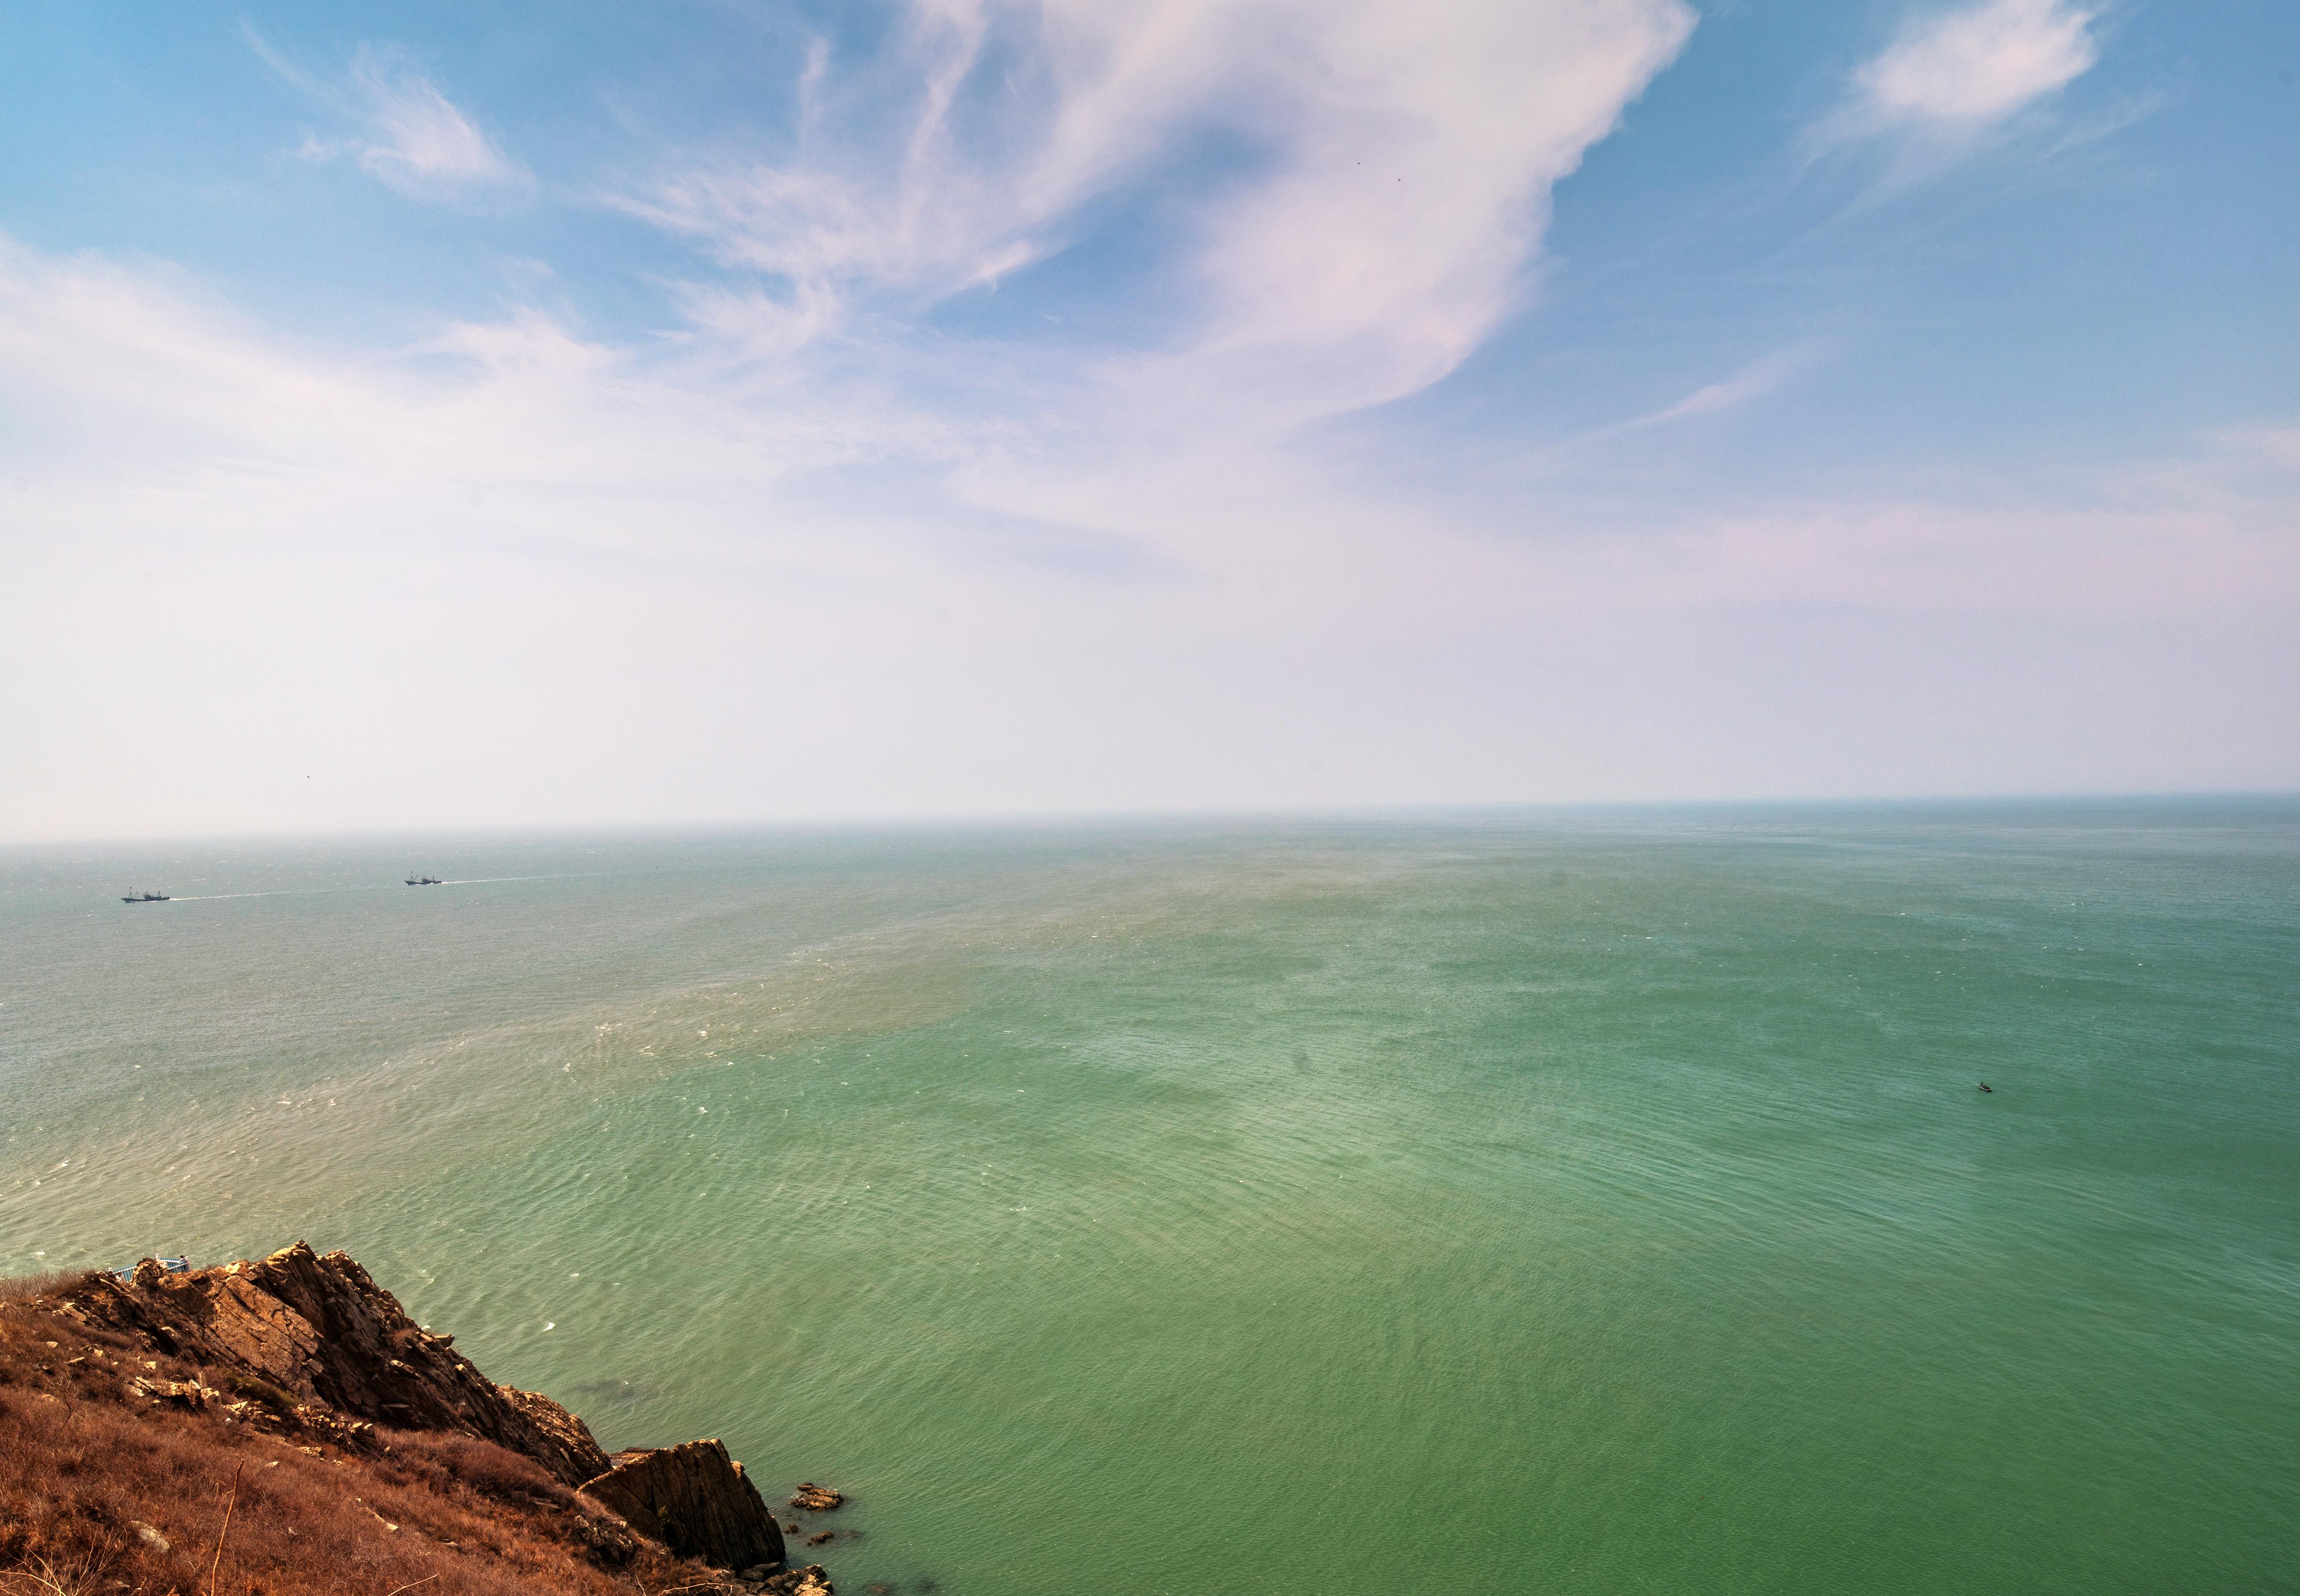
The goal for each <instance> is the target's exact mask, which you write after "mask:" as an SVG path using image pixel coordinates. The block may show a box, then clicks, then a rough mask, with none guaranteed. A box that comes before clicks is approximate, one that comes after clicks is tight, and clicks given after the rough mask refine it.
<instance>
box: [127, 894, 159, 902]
mask: <svg viewBox="0 0 2300 1596" xmlns="http://www.w3.org/2000/svg"><path fill="white" fill-rule="evenodd" d="M120 901H121V902H122V903H165V902H167V901H168V894H165V893H130V894H129V895H128V896H126V897H124V898H122V899H121V900H120Z"/></svg>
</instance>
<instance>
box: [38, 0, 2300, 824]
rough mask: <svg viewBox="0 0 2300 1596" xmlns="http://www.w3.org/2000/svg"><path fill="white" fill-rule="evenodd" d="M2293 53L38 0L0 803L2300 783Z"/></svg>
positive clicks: (1861, 29)
mask: <svg viewBox="0 0 2300 1596" xmlns="http://www.w3.org/2000/svg"><path fill="white" fill-rule="evenodd" d="M2296 61H2300V12H2296V11H2295V10H2294V9H2293V8H2291V7H2289V6H2279V5H2276V4H2270V3H2269V0H2236V3H2232V4H2227V5H2222V6H2215V7H2211V8H2198V7H2178V6H2171V5H2168V4H2149V3H2142V0H2121V3H2117V4H2106V3H2102V4H2094V3H2090V0H1854V3H1853V4H1821V0H1782V3H1781V4H1773V5H1770V6H1765V7H1748V6H1741V5H1737V4H1723V3H1721V0H1718V3H1712V0H1510V3H1508V4H1501V3H1497V0H1450V3H1448V4H1440V5H1435V6H1431V7H1425V8H1421V9H1419V10H1414V11H1411V12H1408V11H1403V10H1400V9H1399V8H1396V7H1395V6H1391V5H1388V4H1381V3H1380V0H1338V3H1329V4H1321V5H1310V4H1304V3H1302V0H1204V3H1201V0H1153V3H1152V4H1146V5H1145V6H1141V7H1135V8H1113V7H1107V6H1098V5H1093V4H1084V3H1082V0H1048V3H1047V4H1009V3H1007V0H879V3H873V4H861V5H853V6H838V7H831V6H825V5H821V4H816V3H814V0H788V3H781V0H778V3H773V4H762V5H759V6H756V7H739V6H714V5H674V6H670V7H662V8H654V9H652V10H650V11H648V12H644V13H633V12H627V11H624V10H621V9H619V8H615V7H612V6H604V5H593V4H572V5H569V6H564V7H558V8H554V10H553V12H551V13H549V21H548V23H547V25H546V23H544V22H540V21H537V15H536V13H534V12H529V11H528V10H526V9H524V8H521V7H518V6H515V5H504V4H479V5H463V6H446V5H438V4H415V5H403V6H394V7H390V8H384V7H381V6H374V5H352V6H346V7H341V8H332V9H330V10H329V11H328V12H325V13H316V12H310V11H308V10H306V9H304V8H299V7H294V6H290V5H287V4H280V3H278V0H263V3H259V4H252V5H248V6H244V7H233V8H221V7H214V6H203V5H193V6H186V7H174V8H170V9H169V10H167V11H166V12H162V13H154V15H151V16H148V17H144V18H140V19H139V20H138V21H137V25H136V26H135V27H133V28H128V27H123V26H120V25H118V24H117V22H116V21H115V20H113V19H110V18H107V17H105V16H104V15H99V14H98V13H96V12H88V11H87V10H85V8H79V7H73V6H70V5H64V4H33V5H29V6H27V7H25V8H22V11H21V17H20V23H19V29H18V37H17V47H16V49H14V50H13V51H12V52H11V54H10V58H9V59H8V60H7V61H6V62H0V86H4V87H5V89H6V92H5V93H4V94H0V129H5V130H6V134H7V137H8V141H9V145H10V147H12V148H13V149H15V150H17V151H18V153H19V157H20V158H19V159H18V160H16V161H14V162H11V163H9V165H8V167H7V169H6V170H4V171H0V423H4V424H0V591H4V592H5V593H6V594H8V598H9V605H8V610H7V611H6V613H7V618H8V624H7V625H6V626H5V627H4V628H0V777H4V779H0V839H21V840H34V839H46V838H54V839H69V838H81V837H112V836H121V837H154V838H157V837H183V836H212V835H310V834H314V833H324V832H335V831H346V832H371V831H375V830H396V829H404V828H417V829H423V828H450V829H452V828H457V827H512V828H519V827H546V828H560V827H603V826H604V827H614V826H641V827H651V826H698V825H700V826H719V825H777V824H785V823H793V822H805V823H812V822H820V821H836V820H859V821H881V820H892V821H908V820H928V819H937V818H950V819H964V818H970V817H1000V816H1015V815H1048V814H1055V815H1088V814H1092V815H1099V814H1144V813H1151V814H1198V813H1236V812H1257V813H1269V812H1287V813H1290V812H1296V811H1301V810H1315V811H1324V810H1367V809H1382V810H1389V809H1398V808H1425V807H1457V806H1490V805H1513V804H1546V803H1558V802H1571V803H1583V802H1628V803H1637V802H1720V801H1731V802H1742V801H1747V802H1772V801H1803V800H1839V799H1869V798H1924V797H1949V796H1964V795H1970V796H1996V795H2069V794H2096V793H2097V794H2154V793H2165V792H2190V793H2219V792H2244V793H2254V792H2284V791H2290V790H2294V789H2296V788H2300V737H2296V736H2294V734H2293V730H2292V728H2293V727H2296V726H2300V540H2296V530H2300V318H2296V317H2294V316H2293V315H2292V314H2291V291H2290V285H2291V283H2292V282H2294V281H2296V280H2300V208H2296V207H2293V206H2291V205H2289V204H2280V203H2278V201H2279V196H2280V195H2282V193H2283V192H2284V189H2285V187H2288V176H2287V174H2288V171H2289V170H2290V169H2291V167H2292V166H2293V164H2294V162H2295V161H2296V159H2300V83H2296V81H2295V71H2294V68H2293V66H2292V64H2291V63H2293V62H2296Z"/></svg>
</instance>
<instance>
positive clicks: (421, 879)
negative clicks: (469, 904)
mask: <svg viewBox="0 0 2300 1596" xmlns="http://www.w3.org/2000/svg"><path fill="white" fill-rule="evenodd" d="M407 885H410V886H443V885H446V883H444V882H442V881H441V880H440V879H439V877H437V876H410V877H408V878H407Z"/></svg>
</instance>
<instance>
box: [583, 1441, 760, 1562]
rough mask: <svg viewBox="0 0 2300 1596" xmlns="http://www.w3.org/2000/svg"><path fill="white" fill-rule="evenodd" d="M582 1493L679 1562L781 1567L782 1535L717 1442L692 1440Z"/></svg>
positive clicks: (610, 1474) (614, 1472)
mask: <svg viewBox="0 0 2300 1596" xmlns="http://www.w3.org/2000/svg"><path fill="white" fill-rule="evenodd" d="M582 1494H583V1495H585V1496H587V1497H588V1498H590V1499H591V1500H594V1501H596V1502H597V1503H599V1504H600V1505H601V1506H602V1507H604V1508H606V1509H610V1510H611V1511H612V1512H615V1513H619V1514H621V1516H622V1517H623V1520H624V1521H625V1522H626V1523H628V1524H629V1525H630V1526H631V1527H632V1528H633V1529H635V1530H637V1531H638V1533H639V1534H643V1535H646V1536H648V1537H650V1538H651V1539H654V1540H656V1541H660V1542H662V1543H663V1544H664V1545H665V1546H668V1547H669V1548H671V1550H673V1551H675V1552H677V1553H679V1555H680V1556H681V1557H696V1558H701V1559H704V1561H705V1562H708V1563H712V1564H716V1565H717V1566H718V1567H721V1568H748V1567H753V1566H754V1565H756V1564H759V1563H779V1562H781V1561H782V1560H783V1534H782V1530H781V1528H780V1527H779V1525H777V1524H776V1523H775V1520H774V1516H773V1515H772V1514H771V1513H769V1512H768V1511H767V1504H766V1502H765V1501H764V1500H762V1498H761V1497H760V1495H759V1491H758V1487H757V1486H755V1485H754V1484H751V1482H750V1480H749V1478H748V1477H747V1476H746V1475H745V1474H744V1473H743V1466H742V1465H741V1464H740V1463H737V1462H736V1461H735V1460H734V1459H731V1458H729V1456H728V1455H727V1449H726V1447H725V1446H724V1445H723V1444H721V1442H717V1441H690V1442H687V1443H686V1444H685V1445H683V1446H667V1447H664V1448H662V1450H661V1451H652V1452H646V1453H644V1454H642V1455H641V1456H639V1457H637V1458H635V1459H631V1460H630V1461H629V1462H618V1463H617V1464H616V1465H615V1466H614V1467H612V1469H610V1470H608V1471H606V1472H605V1473H604V1474H602V1475H599V1476H598V1477H597V1478H596V1479H593V1480H590V1481H587V1482H586V1483H585V1484H584V1485H583V1487H582Z"/></svg>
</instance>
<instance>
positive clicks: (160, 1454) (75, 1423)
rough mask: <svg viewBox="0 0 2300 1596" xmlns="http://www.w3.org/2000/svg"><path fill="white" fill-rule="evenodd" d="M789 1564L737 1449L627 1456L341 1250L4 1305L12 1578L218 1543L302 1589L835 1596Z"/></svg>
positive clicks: (133, 1576)
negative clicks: (503, 1375)
mask: <svg viewBox="0 0 2300 1596" xmlns="http://www.w3.org/2000/svg"><path fill="white" fill-rule="evenodd" d="M139 1470H140V1471H141V1472H140V1473H139ZM804 1489H812V1487H805V1488H804ZM833 1494H834V1496H835V1493H833ZM226 1504H229V1509H230V1510H231V1511H232V1512H233V1513H234V1515H235V1516H234V1517H231V1518H229V1520H228V1521H227V1520H222V1519H221V1518H220V1517H219V1514H220V1513H221V1512H222V1511H223V1510H225V1509H226ZM220 1524H221V1526H222V1527H221V1529H220V1528H219V1525H220ZM234 1542H236V1543H237V1547H236V1550H235V1546H234V1544H233V1543H234ZM784 1556H785V1549H784V1543H783V1536H782V1530H781V1527H780V1526H779V1525H778V1524H777V1523H776V1521H775V1517H774V1516H773V1514H772V1513H771V1512H770V1511H769V1510H768V1508H767V1505H766V1502H765V1500H764V1499H763V1498H762V1496H761V1495H760V1493H759V1491H758V1489H757V1487H756V1486H755V1485H754V1484H753V1483H752V1481H751V1480H750V1478H749V1476H748V1475H747V1474H746V1472H745V1470H744V1467H743V1465H742V1464H740V1463H739V1462H737V1461H736V1460H735V1459H733V1458H732V1457H731V1456H729V1453H728V1451H727V1448H726V1447H725V1445H724V1444H722V1443H721V1442H719V1441H717V1440H702V1441H692V1442H686V1443H684V1444H682V1445H679V1446H671V1447H664V1448H660V1449H655V1450H649V1451H629V1452H624V1453H620V1454H618V1455H616V1456H615V1457H613V1458H612V1459H611V1458H610V1457H609V1456H608V1455H607V1454H606V1452H605V1451H604V1450H603V1449H602V1448H601V1447H600V1445H599V1443H598V1442H597V1441H596V1439H595V1438H594V1437H593V1435H592V1434H591V1431H590V1428H589V1426H587V1425H585V1424H584V1422H583V1421H582V1420H581V1419H580V1418H579V1417H576V1416H575V1415H573V1414H571V1413H570V1412H568V1411H567V1409H564V1408H562V1407H561V1406H560V1405H559V1404H558V1403H556V1402H554V1401H552V1400H551V1399H550V1398H548V1397H546V1396H543V1395H541V1394H540V1393H538V1392H530V1391H521V1390H519V1389H517V1388H516V1387H513V1386H510V1385H499V1384H495V1383H494V1382H492V1381H490V1380H488V1379H487V1377H486V1376H484V1375H482V1374H481V1373H480V1372H479V1369H478V1368H476V1367H473V1365H472V1364H471V1361H470V1360H469V1359H466V1358H464V1357H463V1356H462V1354H460V1353H458V1352H457V1351H455V1350H454V1338H453V1337H452V1336H449V1335H440V1334H432V1333H431V1332H429V1331H428V1330H426V1329H424V1328H423V1327H422V1326H420V1325H418V1324H416V1323H415V1322H414V1321H413V1320H412V1318H409V1316H408V1315H407V1313H406V1311H405V1310H404V1309H403V1308H402V1307H401V1306H400V1304H399V1301H398V1300H397V1299H396V1298H395V1297H394V1296H393V1295H392V1294H391V1293H389V1292H387V1291H386V1290H384V1289H383V1288H382V1287H381V1286H379V1285H378V1284H376V1283H375V1282H374V1280H373V1279H372V1278H371V1277H370V1276H369V1275H368V1273H367V1271H366V1270H365V1269H363V1268H361V1267H360V1266H359V1264H358V1263H357V1262H356V1261H354V1259H352V1258H350V1257H349V1256H348V1255H346V1254H345V1253H342V1252H329V1253H327V1254H324V1255H322V1254H320V1253H317V1252H315V1251H313V1250H312V1248H311V1247H310V1246H308V1245H306V1244H305V1243H302V1242H298V1243H296V1244H295V1245H294V1246H292V1247H287V1248H285V1249H282V1250H281V1251H278V1252H275V1253H273V1254H271V1256H270V1257H268V1258H264V1259H257V1260H252V1261H242V1262H238V1263H234V1264H228V1265H223V1266H221V1267H218V1268H205V1269H195V1270H187V1271H186V1272H183V1273H171V1272H170V1271H169V1270H167V1269H165V1268H162V1266H161V1265H160V1264H159V1263H158V1262H156V1261H155V1260H153V1259H146V1260H145V1261H144V1263H142V1264H140V1265H139V1266H138V1267H137V1268H136V1270H135V1271H134V1272H133V1275H132V1276H131V1277H130V1278H129V1279H127V1280H122V1279H121V1278H119V1277H118V1276H112V1275H109V1274H95V1275H89V1276H85V1277H82V1278H79V1279H76V1280H71V1279H68V1280H66V1281H64V1282H63V1283H61V1284H58V1283H55V1282H53V1281H52V1282H49V1283H47V1284H46V1289H45V1290H44V1291H43V1292H42V1293H40V1294H38V1295H35V1296H20V1297H18V1298H17V1299H16V1300H14V1301H6V1300H0V1579H5V1578H6V1577H7V1575H9V1574H10V1573H11V1572H13V1571H29V1572H34V1573H37V1570H39V1569H41V1568H43V1567H46V1568H52V1569H63V1568H66V1567H80V1568H81V1569H82V1571H83V1572H84V1573H87V1574H88V1577H89V1579H90V1580H93V1581H94V1583H92V1584H91V1583H87V1581H81V1582H80V1583H83V1584H87V1588H89V1589H91V1590H94V1589H106V1588H108V1589H117V1590H122V1591H129V1592H135V1591H145V1590H148V1591H152V1592H165V1591H167V1590H169V1589H170V1588H171V1587H173V1588H175V1589H177V1590H191V1589H205V1588H207V1586H208V1585H209V1584H212V1583H213V1578H214V1576H213V1573H212V1569H210V1568H203V1567H198V1566H197V1565H198V1564H199V1563H200V1561H201V1559H202V1557H205V1558H207V1559H209V1560H211V1561H212V1560H214V1559H218V1558H221V1559H223V1563H224V1565H225V1566H227V1567H232V1568H236V1569H237V1570H238V1573H237V1575H235V1576H234V1577H233V1578H231V1579H229V1580H227V1581H226V1583H227V1584H230V1585H231V1587H232V1588H233V1589H235V1590H242V1591H245V1592H275V1593H280V1596H284V1593H285V1592H299V1591H312V1592H321V1591H326V1592H335V1591H348V1590H364V1589H366V1588H367V1586H368V1585H369V1584H371V1583H374V1584H375V1585H376V1589H377V1590H378V1591H379V1592H380V1591H385V1590H389V1589H392V1588H394V1586H396V1585H412V1584H422V1585H423V1587H424V1589H425V1596H446V1593H448V1592H471V1596H492V1593H493V1592H512V1591H521V1592H529V1591H533V1592H545V1591H586V1592H600V1593H601V1596H608V1593H610V1592H618V1591H632V1590H662V1589H666V1588H677V1589H679V1590H680V1591H682V1592H708V1591H713V1590H717V1591H724V1592H768V1593H770V1596H781V1593H786V1592H787V1593H791V1596H831V1592H832V1585H831V1583H830V1578H829V1575H828V1574H826V1573H825V1572H824V1571H823V1570H822V1568H821V1567H820V1566H816V1565H809V1566H807V1567H802V1568H787V1567H785V1566H784ZM98 1568H101V1569H102V1570H103V1571H104V1577H103V1578H101V1579H97V1578H96V1576H95V1574H94V1572H93V1571H94V1570H96V1569H98ZM354 1569H357V1570H359V1574H358V1577H356V1578H354V1577H352V1576H351V1571H352V1570H354ZM402 1575H404V1578H403V1577H401V1576H402ZM42 1577H45V1575H43V1576H42ZM75 1577H77V1576H75ZM187 1582H188V1583H187ZM376 1582H380V1583H376ZM44 1588H45V1587H44Z"/></svg>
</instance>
